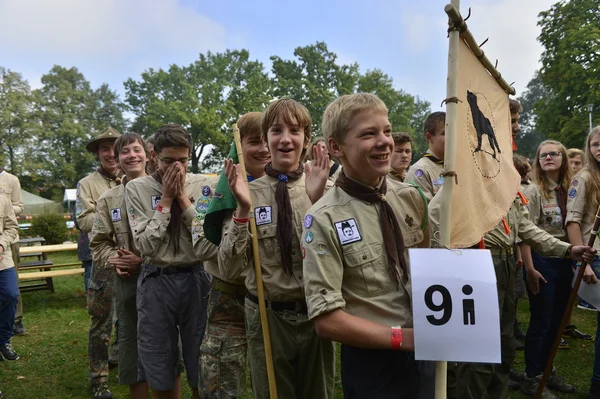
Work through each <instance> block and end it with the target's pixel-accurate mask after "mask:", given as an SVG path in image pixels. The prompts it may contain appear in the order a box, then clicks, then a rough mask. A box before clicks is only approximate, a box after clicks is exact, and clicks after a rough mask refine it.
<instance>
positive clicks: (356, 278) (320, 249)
mask: <svg viewBox="0 0 600 399" xmlns="http://www.w3.org/2000/svg"><path fill="white" fill-rule="evenodd" d="M385 198H386V200H387V202H388V203H389V204H390V205H391V207H392V208H393V209H394V214H395V215H396V219H397V220H398V226H399V227H400V229H401V231H402V236H403V238H404V245H405V246H406V249H407V251H405V254H404V256H405V258H406V261H407V265H408V264H409V263H408V248H410V247H429V237H428V236H427V235H426V234H425V233H424V230H425V228H426V227H427V226H426V224H427V204H426V202H425V200H424V198H423V197H422V196H421V194H420V193H419V191H418V189H417V188H415V187H413V186H410V185H408V184H404V183H397V182H395V181H390V180H388V181H387V193H386V194H385ZM380 211H381V205H380V204H370V203H368V202H365V201H362V200H360V199H358V198H355V197H353V196H351V195H349V194H348V193H346V192H345V191H344V190H342V189H341V188H340V187H334V188H333V189H332V190H330V191H329V192H328V193H327V194H325V195H324V196H323V198H321V199H320V200H319V201H318V202H317V203H316V204H315V205H313V206H312V207H311V208H310V209H309V210H308V213H307V214H306V217H305V218H304V233H303V234H304V236H303V241H302V245H303V248H302V252H303V254H304V256H305V258H304V287H305V290H306V304H307V306H308V315H309V317H310V318H311V319H314V318H315V317H317V316H319V315H321V314H324V313H329V312H331V311H333V310H335V309H339V308H341V309H345V311H346V312H347V313H349V314H351V315H354V316H357V317H361V318H363V319H367V320H370V321H372V322H375V323H379V324H383V325H388V326H392V325H401V326H402V327H412V325H413V318H412V311H411V294H412V293H411V286H410V280H409V281H408V282H407V283H406V284H403V283H402V282H400V287H398V285H397V283H396V281H395V280H394V279H393V277H392V276H391V273H390V266H389V264H388V259H387V256H386V249H385V246H384V244H383V242H384V240H383V232H382V230H381V223H380V217H379V212H380ZM423 222H425V223H423ZM397 268H398V271H399V273H400V276H402V278H403V277H404V276H403V272H402V270H401V269H400V266H399V265H398V266H397Z"/></svg>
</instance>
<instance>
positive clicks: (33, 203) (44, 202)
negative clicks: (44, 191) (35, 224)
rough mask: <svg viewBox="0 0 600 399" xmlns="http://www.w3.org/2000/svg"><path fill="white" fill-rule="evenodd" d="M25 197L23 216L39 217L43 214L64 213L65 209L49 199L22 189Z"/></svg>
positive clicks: (22, 194)
mask: <svg viewBox="0 0 600 399" xmlns="http://www.w3.org/2000/svg"><path fill="white" fill-rule="evenodd" d="M21 196H22V197H23V215H26V216H27V215H39V214H41V213H63V207H62V206H61V205H60V204H58V203H56V202H54V201H51V200H49V199H46V198H42V197H40V196H37V195H35V194H32V193H30V192H29V191H25V190H23V189H21Z"/></svg>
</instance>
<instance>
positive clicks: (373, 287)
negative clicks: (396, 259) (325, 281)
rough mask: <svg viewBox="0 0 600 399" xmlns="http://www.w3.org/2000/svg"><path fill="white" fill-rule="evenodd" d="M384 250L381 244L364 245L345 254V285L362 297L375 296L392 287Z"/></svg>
mask: <svg viewBox="0 0 600 399" xmlns="http://www.w3.org/2000/svg"><path fill="white" fill-rule="evenodd" d="M384 250H385V249H384V248H383V245H382V244H380V243H373V244H362V245H360V244H359V246H357V247H356V248H353V249H351V250H349V251H346V252H345V253H344V260H345V265H344V266H345V267H344V280H343V285H344V286H345V287H347V289H348V291H350V292H353V293H355V294H357V295H361V296H367V297H369V296H375V295H379V294H381V293H382V292H384V291H387V290H389V289H390V287H391V286H392V277H391V275H390V273H389V271H388V270H387V262H386V260H385V259H384V257H383V256H384Z"/></svg>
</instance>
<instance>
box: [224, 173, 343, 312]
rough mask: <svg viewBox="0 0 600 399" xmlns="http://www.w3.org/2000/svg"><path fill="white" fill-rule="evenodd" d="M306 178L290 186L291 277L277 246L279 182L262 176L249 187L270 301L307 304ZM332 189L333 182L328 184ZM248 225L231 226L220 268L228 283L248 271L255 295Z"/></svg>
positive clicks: (232, 224)
mask: <svg viewBox="0 0 600 399" xmlns="http://www.w3.org/2000/svg"><path fill="white" fill-rule="evenodd" d="M305 176H306V175H302V177H300V178H299V179H297V180H295V181H291V180H290V182H289V183H288V190H289V194H290V202H291V204H292V212H293V215H292V230H293V234H292V268H293V273H292V275H288V274H286V272H285V270H284V268H283V265H282V264H281V252H280V251H279V244H278V243H277V202H276V201H275V188H276V187H277V179H276V178H274V177H270V176H263V177H261V178H260V179H257V180H254V181H253V182H252V183H250V185H249V187H250V194H251V196H252V206H253V207H254V209H253V210H252V212H254V215H255V217H256V225H257V226H256V227H257V231H258V251H259V256H260V264H261V267H262V277H263V282H264V287H265V297H266V298H267V299H269V300H271V301H299V300H304V283H303V280H302V279H303V274H302V252H301V248H300V242H301V237H302V223H303V220H304V214H305V213H306V211H307V210H308V208H310V207H311V206H312V203H311V201H310V198H309V197H308V194H306V183H305ZM327 186H328V187H331V186H332V183H331V181H328V183H327ZM251 242H252V241H251V237H250V233H249V231H248V225H247V224H239V223H235V222H233V223H230V224H229V228H228V229H227V231H226V232H225V233H224V234H223V239H222V240H221V245H220V246H219V268H220V270H221V271H222V272H223V273H225V274H226V275H225V276H224V277H225V278H226V279H227V281H231V280H235V279H237V278H238V277H239V276H240V274H241V273H243V272H244V271H246V272H247V273H248V277H247V278H246V288H247V289H248V291H249V292H250V293H252V294H254V295H257V291H256V275H255V273H254V266H253V260H252V243H251Z"/></svg>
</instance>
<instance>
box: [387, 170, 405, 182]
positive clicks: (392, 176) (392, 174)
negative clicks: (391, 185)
mask: <svg viewBox="0 0 600 399" xmlns="http://www.w3.org/2000/svg"><path fill="white" fill-rule="evenodd" d="M386 177H387V181H390V180H393V181H396V182H399V183H404V180H405V179H406V171H404V173H403V175H399V174H398V173H396V172H394V171H393V170H390V173H388V174H387V176H386Z"/></svg>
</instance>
